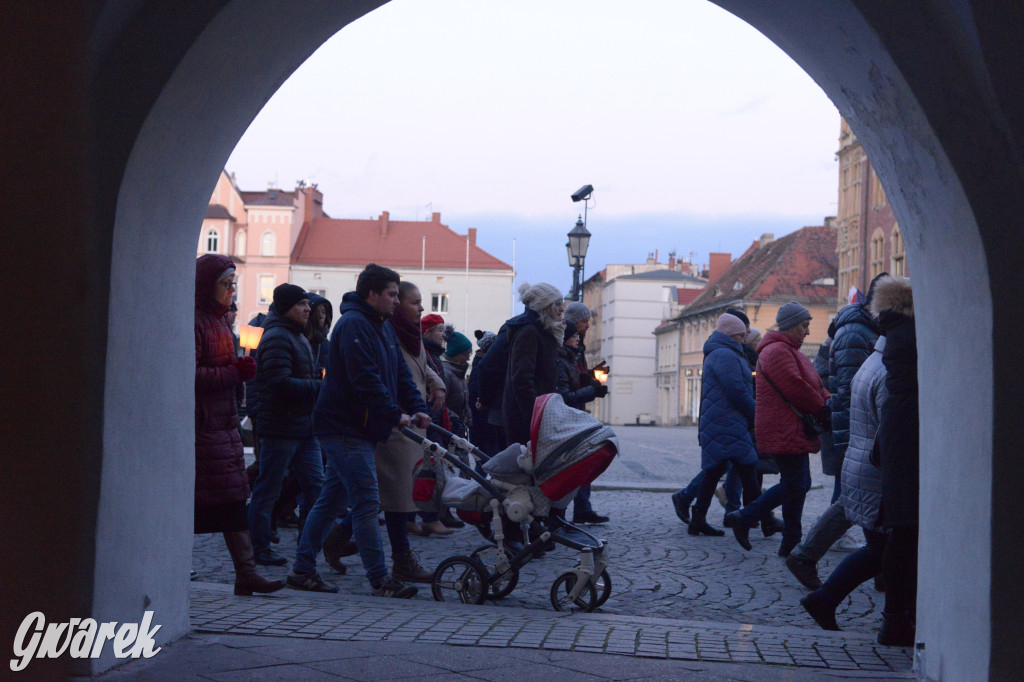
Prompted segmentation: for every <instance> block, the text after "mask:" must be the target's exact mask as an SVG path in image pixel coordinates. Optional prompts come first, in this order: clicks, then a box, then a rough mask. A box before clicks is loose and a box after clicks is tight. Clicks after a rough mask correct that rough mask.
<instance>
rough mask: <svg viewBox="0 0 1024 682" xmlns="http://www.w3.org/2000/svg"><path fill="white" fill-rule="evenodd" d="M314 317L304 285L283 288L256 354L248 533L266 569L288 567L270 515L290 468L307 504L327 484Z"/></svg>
mask: <svg viewBox="0 0 1024 682" xmlns="http://www.w3.org/2000/svg"><path fill="white" fill-rule="evenodd" d="M309 313H310V305H309V294H307V293H306V292H305V291H304V290H303V289H302V287H299V286H296V285H294V284H288V283H285V284H281V285H280V286H278V287H277V288H276V289H274V302H273V303H272V304H271V306H270V311H269V313H268V314H267V320H266V322H264V324H263V330H264V331H263V338H261V339H260V343H259V346H258V348H257V350H256V369H257V371H256V376H257V383H258V384H259V387H260V411H259V415H258V416H257V422H258V425H259V434H260V471H259V476H258V477H257V478H256V484H255V485H254V486H253V491H252V501H251V502H250V503H249V532H250V533H251V534H252V545H253V549H254V550H255V552H256V563H258V564H263V565H267V566H284V565H285V564H287V563H288V559H287V558H285V557H283V556H281V555H280V554H277V553H276V552H274V550H272V549H271V548H270V541H271V539H270V515H271V511H272V510H273V508H274V503H275V502H277V499H278V497H280V495H281V484H282V482H283V481H284V477H285V473H286V472H287V471H288V470H289V468H290V469H291V472H292V473H293V474H294V475H295V477H296V478H297V479H298V483H299V488H300V489H301V491H302V495H303V498H304V500H306V501H307V502H306V504H307V505H308V504H311V503H312V502H313V501H315V500H316V499H317V497H319V496H320V487H321V486H322V485H323V482H324V468H323V456H322V455H321V454H320V444H319V443H318V442H317V440H316V437H314V436H313V406H314V405H315V404H316V398H317V396H318V395H319V394H320V377H319V376H316V373H315V372H314V365H313V353H312V349H311V348H310V345H309V341H308V340H307V339H306V336H305V334H304V331H305V328H306V324H307V323H308V322H309ZM291 506H292V508H294V499H293V500H292V502H291ZM300 525H301V524H300Z"/></svg>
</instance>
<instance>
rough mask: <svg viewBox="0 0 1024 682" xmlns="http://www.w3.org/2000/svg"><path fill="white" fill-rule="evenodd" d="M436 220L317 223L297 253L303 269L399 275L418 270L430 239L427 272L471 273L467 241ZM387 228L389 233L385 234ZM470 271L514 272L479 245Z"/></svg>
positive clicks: (294, 254) (304, 235) (303, 234)
mask: <svg viewBox="0 0 1024 682" xmlns="http://www.w3.org/2000/svg"><path fill="white" fill-rule="evenodd" d="M435 215H436V219H435V220H429V221H411V220H389V219H387V217H386V216H382V217H381V218H378V219H377V220H351V219H345V218H315V219H314V220H312V221H310V222H307V223H306V224H305V225H303V226H302V232H300V233H299V238H298V240H297V241H296V242H295V248H294V249H293V250H292V263H296V264H299V265H355V266H359V267H362V266H364V265H366V264H367V263H378V264H380V265H384V266H387V267H392V268H396V269H401V268H405V269H410V268H419V267H420V266H421V264H422V262H423V255H424V254H423V238H424V237H426V266H427V267H430V268H445V269H461V268H465V267H466V236H465V235H459V234H456V233H455V232H453V231H452V230H451V229H450V228H449V227H448V226H447V225H444V224H442V223H441V222H440V216H439V215H437V214H435ZM385 222H386V224H387V229H386V231H385V230H384V229H383V227H384V225H385ZM469 267H470V268H471V269H476V270H511V269H512V266H511V265H508V264H507V263H505V262H503V261H501V260H499V259H497V258H495V257H494V256H492V255H491V254H489V253H487V252H486V251H484V250H483V249H481V248H480V247H478V246H476V245H471V246H470V247H469Z"/></svg>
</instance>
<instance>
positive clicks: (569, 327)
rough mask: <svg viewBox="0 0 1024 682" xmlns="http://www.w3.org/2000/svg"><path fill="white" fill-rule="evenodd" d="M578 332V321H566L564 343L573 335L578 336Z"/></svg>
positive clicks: (563, 334)
mask: <svg viewBox="0 0 1024 682" xmlns="http://www.w3.org/2000/svg"><path fill="white" fill-rule="evenodd" d="M576 334H577V329H576V323H575V322H566V323H565V331H564V332H562V343H565V342H566V341H568V340H569V339H571V338H572V337H574V336H576Z"/></svg>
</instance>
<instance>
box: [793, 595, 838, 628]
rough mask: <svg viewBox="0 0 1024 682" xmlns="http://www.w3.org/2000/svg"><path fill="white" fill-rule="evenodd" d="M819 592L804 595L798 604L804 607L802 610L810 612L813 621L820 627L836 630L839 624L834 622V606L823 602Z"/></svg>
mask: <svg viewBox="0 0 1024 682" xmlns="http://www.w3.org/2000/svg"><path fill="white" fill-rule="evenodd" d="M819 594H820V593H818V592H811V593H810V594H808V595H806V596H804V597H803V598H802V599H801V600H800V606H802V607H804V610H805V611H807V613H808V614H810V616H811V618H813V619H814V622H815V623H817V624H818V626H819V627H821V629H822V630H833V631H835V630H838V629H839V625H838V624H837V623H836V607H835V606H829V605H828V604H826V603H824V600H823V599H822V598H821V597H819V596H818V595H819Z"/></svg>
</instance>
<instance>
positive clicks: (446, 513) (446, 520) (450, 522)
mask: <svg viewBox="0 0 1024 682" xmlns="http://www.w3.org/2000/svg"><path fill="white" fill-rule="evenodd" d="M441 523H443V524H444V525H445V526H446V527H448V528H462V527H463V526H465V525H466V523H465V522H464V521H463V520H462V519H457V518H455V517H454V516H452V510H451V509H449V508H448V507H441Z"/></svg>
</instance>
